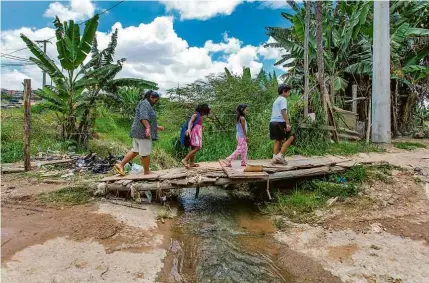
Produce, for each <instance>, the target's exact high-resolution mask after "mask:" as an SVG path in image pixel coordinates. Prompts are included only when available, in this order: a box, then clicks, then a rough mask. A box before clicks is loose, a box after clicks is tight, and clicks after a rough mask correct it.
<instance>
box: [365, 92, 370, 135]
mask: <svg viewBox="0 0 429 283" xmlns="http://www.w3.org/2000/svg"><path fill="white" fill-rule="evenodd" d="M367 115H368V124H367V126H366V142H367V143H369V137H370V134H371V97H370V98H369V101H368V114H367Z"/></svg>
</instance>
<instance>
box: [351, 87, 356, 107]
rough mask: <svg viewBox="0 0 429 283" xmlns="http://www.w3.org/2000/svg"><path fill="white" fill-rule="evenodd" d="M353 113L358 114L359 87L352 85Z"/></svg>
mask: <svg viewBox="0 0 429 283" xmlns="http://www.w3.org/2000/svg"><path fill="white" fill-rule="evenodd" d="M352 100H353V102H352V111H353V113H357V85H352Z"/></svg>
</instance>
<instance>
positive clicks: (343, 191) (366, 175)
mask: <svg viewBox="0 0 429 283" xmlns="http://www.w3.org/2000/svg"><path fill="white" fill-rule="evenodd" d="M394 168H395V167H393V166H390V165H377V166H354V167H352V168H351V169H350V170H348V171H347V172H344V173H341V174H332V175H330V176H327V177H323V178H318V179H313V180H309V181H301V182H299V183H298V184H297V185H296V187H295V189H294V190H293V191H292V192H281V191H280V190H278V192H277V193H276V197H275V202H274V203H272V204H268V205H267V206H266V207H265V208H264V210H265V212H266V213H268V214H276V215H283V216H286V217H288V218H290V219H291V220H293V221H295V222H306V221H311V220H312V219H314V218H315V213H314V212H315V210H316V209H319V208H322V207H324V206H325V205H326V203H327V201H328V200H329V199H331V198H338V200H339V201H342V200H345V199H346V198H349V197H353V196H355V195H357V194H358V193H359V191H360V187H361V185H362V184H363V183H364V182H366V181H368V180H372V179H377V180H381V181H383V182H386V183H389V182H390V180H391V175H392V173H391V170H392V169H394ZM395 169H396V168H395ZM380 176H383V177H380ZM389 176H390V178H389Z"/></svg>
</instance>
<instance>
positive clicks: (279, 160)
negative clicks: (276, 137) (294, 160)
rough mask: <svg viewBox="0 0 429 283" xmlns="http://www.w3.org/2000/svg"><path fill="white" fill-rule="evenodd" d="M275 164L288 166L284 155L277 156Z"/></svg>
mask: <svg viewBox="0 0 429 283" xmlns="http://www.w3.org/2000/svg"><path fill="white" fill-rule="evenodd" d="M273 163H275V164H282V165H287V161H286V159H285V158H284V157H283V155H282V154H280V153H279V154H277V155H276V156H275V157H274V158H273Z"/></svg>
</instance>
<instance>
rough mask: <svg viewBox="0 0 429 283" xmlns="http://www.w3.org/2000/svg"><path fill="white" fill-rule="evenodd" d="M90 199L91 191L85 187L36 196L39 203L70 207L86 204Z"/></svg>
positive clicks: (68, 188)
mask: <svg viewBox="0 0 429 283" xmlns="http://www.w3.org/2000/svg"><path fill="white" fill-rule="evenodd" d="M92 198H93V190H92V189H91V188H89V187H86V186H80V187H66V188H62V189H60V190H58V191H53V192H49V193H42V194H40V195H38V196H37V199H38V200H39V201H41V202H47V203H56V204H72V205H76V204H84V203H88V202H89V201H90V200H91V199H92Z"/></svg>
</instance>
